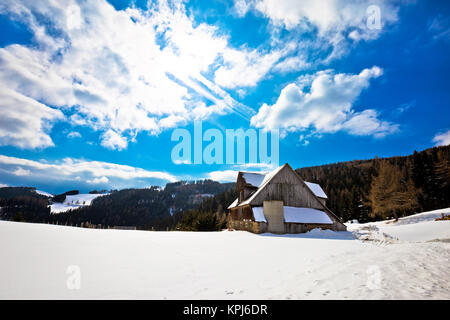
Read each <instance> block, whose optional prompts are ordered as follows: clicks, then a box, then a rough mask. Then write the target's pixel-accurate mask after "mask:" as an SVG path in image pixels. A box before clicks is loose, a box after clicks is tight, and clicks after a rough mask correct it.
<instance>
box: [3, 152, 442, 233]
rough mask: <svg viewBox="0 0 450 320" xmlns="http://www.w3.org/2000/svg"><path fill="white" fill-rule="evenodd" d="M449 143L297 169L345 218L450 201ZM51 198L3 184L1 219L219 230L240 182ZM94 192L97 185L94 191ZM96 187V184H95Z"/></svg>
mask: <svg viewBox="0 0 450 320" xmlns="http://www.w3.org/2000/svg"><path fill="white" fill-rule="evenodd" d="M449 163H450V146H446V147H436V148H432V149H428V150H425V151H422V152H414V154H413V155H411V156H406V157H393V158H387V159H378V158H375V159H372V160H358V161H349V162H342V163H336V164H329V165H322V166H317V167H309V168H301V169H297V170H296V171H297V172H298V173H299V174H300V176H301V177H302V178H303V179H304V180H306V181H311V182H315V183H319V184H320V185H321V186H322V188H323V189H324V191H325V192H326V194H327V195H328V201H327V206H328V207H329V208H330V209H331V210H333V211H334V212H335V213H336V214H337V215H338V216H340V217H341V218H342V219H343V221H348V220H353V219H357V220H358V221H360V222H367V221H373V220H378V219H380V218H381V219H385V218H390V217H394V218H395V217H400V216H403V215H408V214H412V213H414V212H420V211H428V210H434V209H440V208H446V207H450V199H449V196H450V189H449V188H450V165H449ZM76 193H77V191H76V190H73V191H70V192H68V193H63V194H61V195H59V197H57V198H58V199H55V198H54V199H53V200H52V199H49V198H47V197H45V196H42V195H39V194H37V193H36V192H35V188H25V187H24V188H11V187H7V188H0V207H1V209H0V219H3V220H14V221H28V222H42V223H56V224H63V225H73V226H81V225H82V224H83V225H84V226H85V225H86V224H88V225H91V226H96V227H99V226H100V225H101V227H102V228H105V227H114V226H135V227H137V228H138V229H144V230H186V231H207V230H211V231H212V230H221V229H223V228H225V227H226V214H227V210H226V208H227V207H228V206H229V205H230V204H231V203H232V202H233V201H234V199H236V197H237V193H236V191H235V190H234V183H227V184H221V183H218V182H214V181H211V180H202V181H191V182H188V181H181V182H176V183H169V184H167V185H166V187H165V188H164V189H162V188H160V187H151V188H146V189H124V190H120V191H117V190H113V191H110V194H109V195H106V196H102V197H98V198H96V199H94V200H93V201H92V204H91V205H90V206H86V207H81V208H79V209H76V210H71V211H67V212H64V213H59V214H51V213H50V208H49V207H48V205H49V204H50V203H51V202H52V201H55V200H58V201H61V200H62V201H63V200H64V199H63V198H65V194H76ZM93 193H94V191H93ZM95 193H98V191H95Z"/></svg>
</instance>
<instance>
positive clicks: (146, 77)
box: [0, 0, 450, 192]
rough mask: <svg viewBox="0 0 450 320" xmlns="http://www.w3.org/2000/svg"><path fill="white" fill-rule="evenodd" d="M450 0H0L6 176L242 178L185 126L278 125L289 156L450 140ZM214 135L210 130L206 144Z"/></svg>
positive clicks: (330, 158) (348, 153) (92, 183)
mask: <svg viewBox="0 0 450 320" xmlns="http://www.w3.org/2000/svg"><path fill="white" fill-rule="evenodd" d="M449 12H450V4H449V3H448V2H447V1H343V0H342V1H341V0H335V1H331V0H330V1H320V2H318V1H301V2H300V1H299V2H296V1H288V0H277V1H275V0H250V1H245V0H236V1H189V2H186V1H168V2H166V1H163V0H161V1H151V2H148V3H147V2H146V1H131V2H129V1H110V2H106V1H95V2H94V1H75V0H67V1H58V2H56V3H53V2H50V1H39V2H35V1H25V0H23V1H22V0H20V1H0V28H1V30H2V32H1V34H0V82H1V88H0V110H1V113H2V119H0V185H11V186H17V185H28V186H35V187H37V188H39V189H43V190H47V191H49V192H60V191H64V190H66V189H69V188H79V189H80V190H82V191H89V190H92V189H103V188H106V189H109V188H124V187H146V186H149V185H164V184H165V183H166V182H167V181H176V180H180V179H188V180H192V179H203V178H212V179H216V180H221V181H231V180H233V179H234V177H235V175H236V172H237V171H239V170H256V171H258V170H262V171H264V170H270V169H271V166H270V165H264V164H258V163H250V164H246V165H238V164H235V165H226V164H213V165H207V164H201V165H198V164H197V165H194V164H175V163H173V161H172V159H171V151H172V148H173V147H174V146H175V145H176V142H172V141H171V135H172V132H173V131H174V130H175V129H177V128H186V129H188V130H189V131H190V132H191V133H192V135H193V122H194V121H195V120H199V121H202V123H203V128H204V130H206V129H208V128H216V129H219V130H221V132H223V133H225V130H226V129H239V128H242V129H244V130H247V129H249V128H253V129H256V130H262V129H278V130H279V132H280V136H281V137H280V141H279V149H280V152H279V158H280V164H282V163H285V162H288V163H290V164H291V166H292V167H294V168H297V167H304V166H313V165H321V164H326V163H333V162H338V161H347V160H354V159H367V158H373V157H375V156H379V157H388V156H394V155H407V154H410V153H412V152H413V151H414V150H423V149H425V148H429V147H432V146H435V145H446V144H449V143H450V120H449V119H450V108H449V105H450V90H448V89H449V83H450V81H449V80H450V79H449V74H450V62H449V45H450V14H449ZM206 144H207V143H204V145H206Z"/></svg>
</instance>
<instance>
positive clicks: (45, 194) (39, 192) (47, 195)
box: [34, 190, 53, 198]
mask: <svg viewBox="0 0 450 320" xmlns="http://www.w3.org/2000/svg"><path fill="white" fill-rule="evenodd" d="M34 192H36V193H37V194H40V195H43V196H46V197H49V198H53V195H52V194H50V193H48V192H45V191H42V190H34Z"/></svg>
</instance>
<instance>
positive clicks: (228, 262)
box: [0, 213, 450, 299]
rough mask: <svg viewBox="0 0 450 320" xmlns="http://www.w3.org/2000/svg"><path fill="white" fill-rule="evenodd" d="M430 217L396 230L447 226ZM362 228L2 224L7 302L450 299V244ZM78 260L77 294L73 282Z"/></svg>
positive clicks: (0, 294)
mask: <svg viewBox="0 0 450 320" xmlns="http://www.w3.org/2000/svg"><path fill="white" fill-rule="evenodd" d="M429 215H431V213H430V214H429ZM424 216H428V214H427V215H424ZM414 219H415V220H414ZM426 219H427V220H429V219H431V218H426ZM427 220H425V221H423V219H422V216H419V217H415V218H413V217H412V218H410V219H409V222H411V223H408V224H403V225H399V226H398V227H401V226H407V225H410V226H411V225H415V224H421V223H426V224H427V223H435V224H436V225H437V224H438V223H442V222H444V221H440V222H439V221H434V222H433V221H427ZM405 221H406V220H405ZM405 221H403V222H405ZM412 221H416V222H412ZM353 227H355V228H356V226H353ZM353 227H352V228H353ZM364 228H366V229H370V228H372V229H374V228H373V226H372V225H364V224H361V225H359V226H358V230H355V231H354V232H333V231H329V230H327V231H321V230H313V231H311V232H309V233H306V234H300V235H273V234H262V235H256V234H251V233H248V232H243V231H242V232H241V231H233V232H230V231H224V232H150V231H128V230H96V229H82V228H74V227H63V226H54V225H44V224H30V223H17V222H6V221H0V261H1V263H0V299H12V298H19V299H28V298H30V299H38V298H41V299H55V298H62V299H121V298H124V299H134V298H136V299H165V298H167V299H450V271H449V268H448V266H449V262H450V243H448V242H444V241H438V242H437V241H435V242H409V241H400V240H399V241H393V242H377V241H362V240H361V238H360V237H361V235H362V234H363V231H364V230H363V229H364ZM387 228H396V227H391V226H389V227H386V229H387ZM392 230H394V229H392ZM433 237H434V236H431V238H433ZM73 266H75V268H78V267H79V271H80V278H79V279H80V285H81V286H80V288H79V289H78V290H69V289H68V287H67V282H68V280H70V279H72V278H71V277H72V275H73V274H71V272H72V271H71V270H73V268H74V267H73ZM66 272H69V274H67V273H66ZM69 283H70V281H69Z"/></svg>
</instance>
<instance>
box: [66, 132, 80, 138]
mask: <svg viewBox="0 0 450 320" xmlns="http://www.w3.org/2000/svg"><path fill="white" fill-rule="evenodd" d="M67 138H71V139H73V138H81V133H79V132H77V131H72V132H69V133H68V134H67Z"/></svg>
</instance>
